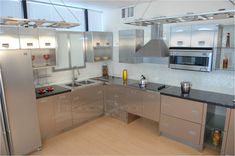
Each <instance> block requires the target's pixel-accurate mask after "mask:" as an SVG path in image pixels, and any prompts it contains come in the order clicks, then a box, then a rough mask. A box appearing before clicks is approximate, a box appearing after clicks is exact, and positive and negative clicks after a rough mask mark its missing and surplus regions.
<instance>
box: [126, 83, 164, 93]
mask: <svg viewBox="0 0 235 156" xmlns="http://www.w3.org/2000/svg"><path fill="white" fill-rule="evenodd" d="M128 86H130V87H135V88H140V89H144V90H150V91H157V92H158V91H160V90H162V89H164V88H166V87H168V86H166V85H164V84H160V83H148V84H147V85H146V87H145V88H141V87H140V85H139V83H133V84H129V85H128Z"/></svg>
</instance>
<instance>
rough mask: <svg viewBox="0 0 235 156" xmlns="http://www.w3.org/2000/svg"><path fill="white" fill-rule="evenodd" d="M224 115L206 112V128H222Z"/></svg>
mask: <svg viewBox="0 0 235 156" xmlns="http://www.w3.org/2000/svg"><path fill="white" fill-rule="evenodd" d="M225 119H226V116H224V115H219V114H214V113H209V112H208V113H207V122H206V128H207V129H220V130H221V131H223V130H224V124H225Z"/></svg>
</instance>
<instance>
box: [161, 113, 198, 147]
mask: <svg viewBox="0 0 235 156" xmlns="http://www.w3.org/2000/svg"><path fill="white" fill-rule="evenodd" d="M160 132H164V133H166V134H168V135H170V136H173V137H176V138H179V139H181V140H184V141H187V142H190V143H192V144H195V145H199V144H200V138H201V137H200V135H201V125H200V124H196V123H192V122H189V121H185V120H181V119H178V118H174V117H170V116H167V115H161V119H160Z"/></svg>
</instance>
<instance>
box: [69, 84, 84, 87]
mask: <svg viewBox="0 0 235 156" xmlns="http://www.w3.org/2000/svg"><path fill="white" fill-rule="evenodd" d="M66 86H69V87H79V86H82V85H80V84H77V83H74V84H73V83H69V84H66Z"/></svg>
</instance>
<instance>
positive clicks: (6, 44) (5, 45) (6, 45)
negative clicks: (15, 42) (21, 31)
mask: <svg viewBox="0 0 235 156" xmlns="http://www.w3.org/2000/svg"><path fill="white" fill-rule="evenodd" d="M9 46H10V45H9V43H3V44H2V47H4V48H9Z"/></svg>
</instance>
